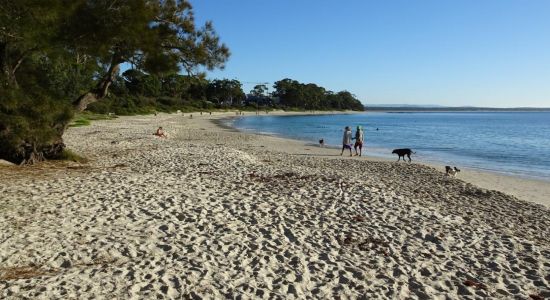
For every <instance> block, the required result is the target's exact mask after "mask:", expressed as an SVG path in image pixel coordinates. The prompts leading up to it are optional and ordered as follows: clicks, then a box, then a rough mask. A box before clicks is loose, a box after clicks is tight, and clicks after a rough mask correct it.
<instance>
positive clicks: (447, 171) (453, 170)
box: [445, 166, 460, 177]
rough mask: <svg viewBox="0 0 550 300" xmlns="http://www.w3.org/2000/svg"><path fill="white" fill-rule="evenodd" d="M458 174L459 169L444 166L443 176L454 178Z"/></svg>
mask: <svg viewBox="0 0 550 300" xmlns="http://www.w3.org/2000/svg"><path fill="white" fill-rule="evenodd" d="M458 172H460V169H459V168H457V167H453V168H451V167H450V166H445V174H447V176H452V177H455V175H456V173H458Z"/></svg>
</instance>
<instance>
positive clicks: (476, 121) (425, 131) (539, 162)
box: [229, 112, 550, 180]
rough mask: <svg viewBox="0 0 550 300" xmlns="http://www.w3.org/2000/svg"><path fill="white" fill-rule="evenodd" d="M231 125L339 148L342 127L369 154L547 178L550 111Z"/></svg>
mask: <svg viewBox="0 0 550 300" xmlns="http://www.w3.org/2000/svg"><path fill="white" fill-rule="evenodd" d="M230 122H231V124H229V125H231V126H233V127H235V128H237V129H240V130H243V131H251V132H256V133H264V134H271V135H277V136H282V137H288V138H293V139H298V140H302V141H306V142H311V143H315V144H317V141H318V140H319V139H320V138H323V139H324V140H325V142H326V143H327V144H328V145H330V146H335V147H340V146H341V141H342V133H343V129H344V127H345V126H351V127H352V129H353V132H355V127H356V126H357V125H360V126H362V127H363V129H364V131H365V141H366V152H365V148H363V151H364V152H363V153H365V154H366V155H370V156H378V157H386V158H392V157H393V158H395V159H396V157H394V156H392V154H391V150H392V149H395V148H411V149H413V150H414V151H416V155H414V156H413V159H414V160H417V161H425V162H433V163H438V164H445V165H451V166H457V167H459V168H460V167H468V168H474V169H480V170H486V171H493V172H498V173H505V174H509V175H516V176H521V177H529V178H536V179H543V180H550V112H414V113H387V112H379V113H378V112H372V113H371V112H369V113H362V114H338V115H306V116H269V115H267V116H248V117H242V118H237V119H233V120H231V121H230Z"/></svg>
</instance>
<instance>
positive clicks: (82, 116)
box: [69, 112, 117, 127]
mask: <svg viewBox="0 0 550 300" xmlns="http://www.w3.org/2000/svg"><path fill="white" fill-rule="evenodd" d="M116 118H117V116H115V115H106V114H95V113H91V112H83V113H79V114H77V115H76V116H75V118H74V119H73V122H72V123H71V124H69V127H81V126H88V125H90V124H91V123H92V122H91V121H97V120H112V119H116Z"/></svg>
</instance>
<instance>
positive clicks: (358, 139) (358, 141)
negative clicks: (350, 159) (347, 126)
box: [353, 126, 365, 156]
mask: <svg viewBox="0 0 550 300" xmlns="http://www.w3.org/2000/svg"><path fill="white" fill-rule="evenodd" d="M364 138H365V136H364V134H363V129H362V128H361V126H357V130H356V131H355V137H354V138H353V139H354V140H355V145H354V146H353V148H354V149H355V155H356V156H357V155H358V154H359V156H361V154H362V152H363V140H364ZM357 148H359V153H358V152H357Z"/></svg>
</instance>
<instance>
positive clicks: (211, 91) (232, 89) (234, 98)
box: [206, 79, 246, 106]
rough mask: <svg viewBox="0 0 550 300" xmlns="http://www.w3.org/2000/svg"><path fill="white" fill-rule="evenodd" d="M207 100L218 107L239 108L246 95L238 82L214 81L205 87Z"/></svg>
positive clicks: (227, 80)
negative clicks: (235, 106)
mask: <svg viewBox="0 0 550 300" xmlns="http://www.w3.org/2000/svg"><path fill="white" fill-rule="evenodd" d="M206 95H207V98H208V99H209V100H211V101H214V102H216V103H217V104H218V105H220V106H234V105H238V106H240V105H241V104H242V102H243V100H244V99H245V98H246V95H245V94H244V92H243V89H242V84H241V83H240V82H239V81H238V80H235V79H234V80H229V79H221V80H220V79H215V80H212V81H211V82H210V83H208V86H207V87H206Z"/></svg>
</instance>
